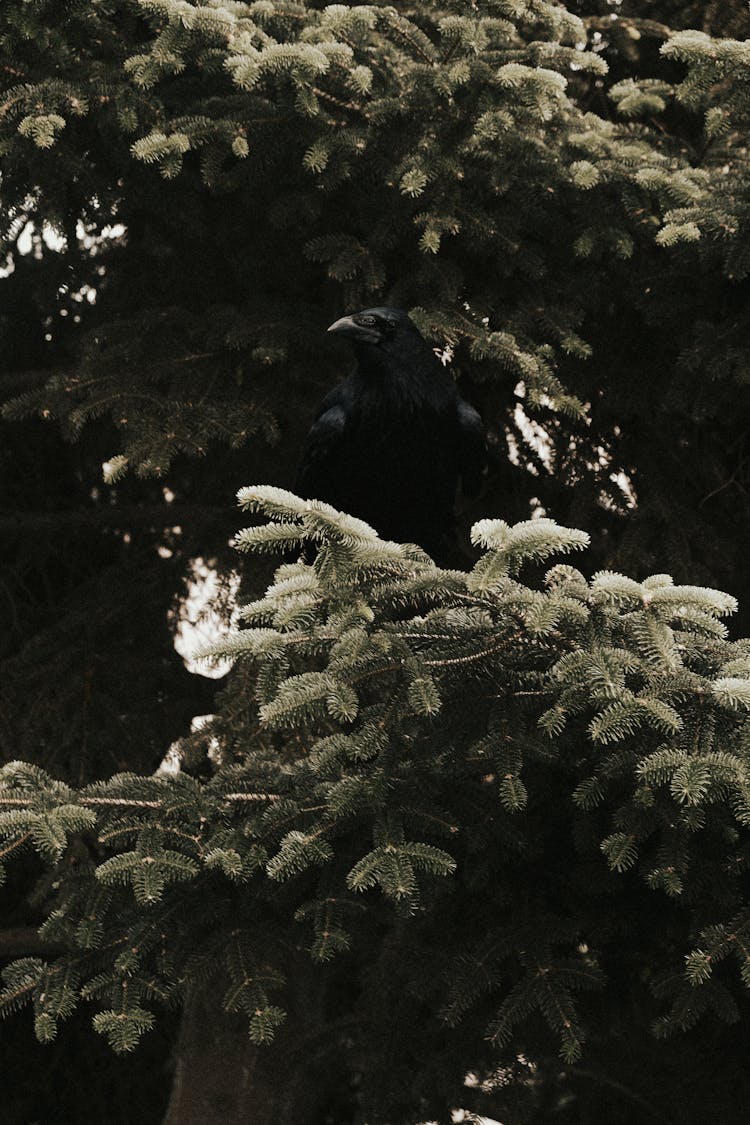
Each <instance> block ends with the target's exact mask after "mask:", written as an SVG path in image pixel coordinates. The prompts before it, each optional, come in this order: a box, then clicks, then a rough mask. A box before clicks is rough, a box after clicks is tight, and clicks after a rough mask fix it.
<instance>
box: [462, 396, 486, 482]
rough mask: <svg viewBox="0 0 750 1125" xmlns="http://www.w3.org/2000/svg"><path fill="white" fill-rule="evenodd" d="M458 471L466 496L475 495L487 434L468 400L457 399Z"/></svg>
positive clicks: (480, 474)
mask: <svg viewBox="0 0 750 1125" xmlns="http://www.w3.org/2000/svg"><path fill="white" fill-rule="evenodd" d="M457 414H458V435H459V465H458V468H459V472H460V474H461V487H462V489H463V491H464V493H465V494H466V495H467V496H476V494H477V493H478V492H479V487H480V485H481V483H482V474H483V473H484V470H485V468H486V466H487V436H486V434H485V430H484V423H483V422H482V419H481V417H480V416H479V414H478V413H477V411H476V410H475V409H474V407H473V406H470V405H469V403H468V402H465V401H464V399H462V398H460V399H459V400H458V409H457Z"/></svg>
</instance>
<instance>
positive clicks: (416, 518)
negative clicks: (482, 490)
mask: <svg viewBox="0 0 750 1125" xmlns="http://www.w3.org/2000/svg"><path fill="white" fill-rule="evenodd" d="M328 331H329V332H334V333H336V335H337V336H342V337H344V338H345V339H347V340H349V341H350V342H351V343H352V345H353V347H354V353H355V355H356V357H357V368H356V370H355V371H354V373H353V374H352V375H350V376H349V377H348V378H347V379H345V380H344V381H343V382H342V383H339V384H338V386H336V387H334V388H333V390H332V391H330V392H329V394H327V395H326V397H325V398H324V399H323V401H322V402H321V403H320V406H319V407H318V411H317V414H316V419H315V422H314V424H313V426H312V428H311V430H310V433H309V435H308V437H307V441H306V443H305V447H304V450H303V452H302V459H301V463H300V467H299V472H298V476H297V482H296V486H295V487H296V491H297V493H298V494H299V495H300V496H302V497H304V498H305V499H308V500H312V499H316V500H324V501H326V502H327V503H329V504H332V505H333V506H334V507H335V508H339V509H340V510H342V511H344V512H348V513H349V514H350V515H353V516H358V517H359V518H360V519H362V520H365V522H366V523H369V524H370V525H371V527H374V528H375V530H376V531H377V532H378V534H379V535H380V536H382V537H383V538H384V539H395V540H396V541H397V542H408V543H418V544H419V546H420V547H422V548H423V549H424V550H425V551H426V552H427V553H428V554H429V555H430V556H431V557H432V558H433V559H434V560H435V561H436V562H437V563H439V564H441V565H443V566H447V565H451V562H452V559H453V557H455V554H456V551H455V548H453V550H451V545H452V532H453V529H454V516H453V504H454V499H455V494H456V486H457V483H458V480H459V478H461V483H462V487H463V490H464V492H466V493H467V494H469V495H474V494H476V492H477V491H478V489H479V484H480V480H481V476H482V471H483V469H484V464H485V434H484V426H483V425H482V420H481V418H480V417H479V414H478V413H477V412H476V410H475V409H474V408H473V406H470V405H469V404H468V402H465V401H464V400H463V399H462V398H461V397H460V396H459V394H458V391H457V390H456V387H455V384H454V382H453V380H452V378H451V377H450V375H449V374H448V372H447V371H446V370H445V368H444V366H443V364H442V363H441V362H440V360H439V359H438V358H437V356H436V355H435V354H434V352H433V351H432V348H431V347H430V345H429V344H428V343H427V342H426V340H425V339H424V337H423V336H422V335H421V334H420V333H419V331H418V329H417V328H416V326H415V325H414V324H413V323H412V321H411V320H410V319H409V317H408V316H407V315H406V313H405V312H402V311H401V310H400V309H390V308H375V309H364V310H363V311H362V312H358V313H354V314H353V315H351V316H344V317H342V318H341V319H340V320H337V321H336V322H335V323H334V324H332V325H331V326H330V328H329V329H328ZM454 565H455V564H454Z"/></svg>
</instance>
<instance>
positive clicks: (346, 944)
mask: <svg viewBox="0 0 750 1125" xmlns="http://www.w3.org/2000/svg"><path fill="white" fill-rule="evenodd" d="M240 499H241V502H242V504H243V507H245V508H246V509H248V510H250V511H253V512H259V513H260V514H261V515H262V516H265V517H266V521H267V522H266V523H264V524H260V525H256V526H254V527H252V528H250V529H248V530H247V531H245V532H241V533H240V534H239V535H238V537H237V541H238V546H239V547H240V548H241V549H243V550H247V549H251V550H266V549H267V548H268V545H269V543H272V544H273V545H274V547H275V548H276V549H277V550H280V549H284V548H290V547H296V546H298V545H299V544H300V543H314V544H315V546H316V548H317V553H316V557H315V561H314V563H312V564H306V563H304V562H302V561H300V562H296V563H291V564H289V563H287V564H284V565H282V566H281V567H280V568H279V569H278V570H277V572H276V576H275V580H274V583H273V584H272V586H271V587H270V588H269V590H268V591H267V593H266V595H265V597H264V598H263V599H262V600H260V601H255V602H253V603H249V604H246V605H245V606H244V607H243V617H244V621H245V626H246V627H245V628H243V629H242V630H240V631H239V632H238V633H236V634H234V635H232V636H229V637H228V638H227V640H226V642H223V643H221V644H218V645H216V646H215V647H214V648H213V650H212V655H213V656H227V655H229V656H231V657H233V658H235V659H236V660H238V661H239V668H240V670H242V669H243V668H244V669H245V690H246V687H247V683H248V680H247V676H248V674H249V675H250V681H249V682H252V683H254V685H255V687H254V706H255V707H257V709H258V714H259V716H260V723H259V724H257V723H255V722H254V721H252V720H251V726H250V727H249V728H246V729H245V731H244V733H243V732H242V728H241V727H239V728H238V726H237V724H236V722H235V723H233V724H231V725H229V726H228V727H227V728H226V729H225V730H224V732H223V733H222V722H221V720H219V721H218V722H217V724H216V734H217V737H218V738H219V740H220V743H221V750H222V754H223V761H224V764H223V766H222V767H221V768H220V769H219V770H218V772H216V774H215V776H214V777H213V778H212V779H211V780H209V781H200V780H199V779H197V778H193V777H190V776H188V775H187V774H184V773H182V774H179V775H177V776H175V777H170V778H163V777H158V776H157V777H146V776H139V775H136V774H119V775H116V776H114V777H112V778H111V779H109V780H108V781H105V782H97V783H95V784H93V785H91V786H88V787H85V788H83V789H79V790H73V789H71V788H70V787H68V786H66V785H64V784H63V783H61V782H58V781H54V780H53V779H52V778H50V777H49V775H48V774H46V773H45V772H44V771H43V770H41V769H40V768H38V767H34V766H31V765H27V764H24V763H20V762H16V763H10V764H8V765H6V766H5V767H4V768H3V770H2V774H1V775H0V776H1V778H2V787H1V788H0V807H2V810H3V811H2V813H1V814H0V828H1V830H2V835H3V838H4V840H5V843H4V846H3V849H2V854H3V858H4V859H6V858H10V857H11V856H12V855H14V853H17V852H19V851H20V850H22V849H23V848H33V849H35V850H36V851H37V853H38V854H39V856H40V857H41V859H42V860H43V861H45V862H46V863H47V864H51V865H53V868H54V873H55V874H54V877H55V885H56V886H57V887H58V890H57V892H56V894H55V896H54V903H53V907H52V908H51V909H50V912H49V914H48V916H47V919H46V921H45V922H44V924H43V926H42V929H41V934H42V936H43V937H44V939H45V940H47V941H49V942H52V943H55V944H56V945H58V946H59V947H61V948H62V949H64V952H61V953H60V954H59V955H58V956H57V957H55V958H53V959H51V960H49V961H45V960H43V959H41V958H25V959H23V960H20V961H16V962H14V963H12V964H11V965H10V966H9V967H8V969H7V970H6V971H5V974H4V979H5V990H4V992H3V994H2V1006H3V1010H5V1011H14V1010H15V1009H16V1008H18V1007H19V1006H20V1005H22V1004H23V1003H24V1002H30V1003H32V1004H33V1007H34V1012H35V1026H36V1032H37V1036H38V1037H39V1038H40V1039H41V1040H42V1041H45V1042H49V1041H51V1040H52V1039H53V1038H54V1037H55V1035H56V1034H57V1031H58V1024H59V1023H60V1021H63V1020H65V1019H66V1018H68V1017H69V1016H70V1014H71V1012H72V1011H73V1008H74V1007H75V1005H76V1003H78V1002H79V1001H80V1000H82V999H83V1000H93V1001H95V1003H96V1005H97V1008H98V1011H97V1012H96V1014H95V1015H94V1018H93V1023H94V1027H95V1029H96V1030H97V1031H98V1032H100V1033H101V1034H102V1035H104V1036H106V1037H107V1039H108V1041H109V1043H110V1044H111V1046H112V1047H113V1048H114V1050H115V1051H118V1052H127V1051H130V1050H132V1049H133V1048H134V1047H135V1046H136V1045H137V1043H138V1041H139V1039H140V1037H141V1035H142V1034H143V1033H144V1032H146V1031H148V1030H149V1029H150V1028H151V1026H152V1024H153V1021H154V1010H155V1008H158V1007H161V1006H163V1005H167V1006H169V1005H172V1004H174V1003H176V1002H178V1001H179V1000H180V999H181V998H182V999H184V998H185V997H186V996H187V995H188V994H189V990H190V989H191V988H193V987H195V983H196V981H203V982H209V981H210V982H211V988H212V991H213V992H214V994H215V995H216V996H217V997H218V996H221V997H222V1000H221V1004H222V1006H223V1008H224V1010H225V1011H226V1012H242V1013H244V1014H245V1018H246V1020H247V1026H248V1032H249V1036H250V1039H251V1041H252V1042H254V1043H257V1044H267V1043H270V1042H271V1041H272V1040H273V1038H274V1033H275V1030H276V1029H277V1028H278V1026H279V1025H280V1024H281V1023H282V1021H284V1019H285V1016H286V1013H285V1010H284V1007H283V1004H284V996H285V993H286V992H287V991H288V989H287V978H288V974H289V966H290V964H293V963H294V956H295V950H297V949H298V948H299V947H300V946H302V947H304V948H305V949H307V951H308V955H309V957H310V958H311V959H312V962H313V963H314V964H315V965H317V966H318V970H317V971H318V972H319V973H320V974H321V980H327V981H328V984H329V987H333V985H334V983H336V984H337V987H338V988H339V989H340V990H341V995H340V996H339V998H338V1000H337V1001H336V1004H337V1005H338V1009H337V1010H336V1012H335V1016H336V1017H337V1018H339V1019H341V1018H344V1016H346V1017H347V1018H349V1019H353V1027H352V1029H351V1030H350V1031H349V1032H348V1035H347V1041H348V1044H349V1046H348V1049H347V1050H346V1051H345V1052H344V1054H343V1056H342V1055H341V1054H340V1045H339V1044H338V1043H336V1042H335V1040H334V1041H333V1042H332V1044H331V1047H330V1050H331V1052H332V1055H333V1057H334V1058H335V1059H336V1060H337V1061H336V1065H337V1066H338V1067H339V1068H340V1069H341V1071H342V1074H341V1076H340V1081H341V1082H345V1081H346V1075H347V1071H348V1072H349V1073H350V1074H352V1075H353V1074H358V1077H359V1082H360V1083H361V1089H360V1092H359V1095H358V1098H357V1103H358V1104H357V1105H356V1106H355V1107H354V1108H352V1107H350V1112H351V1113H352V1114H353V1117H352V1118H349V1119H350V1120H353V1119H355V1118H356V1120H363V1121H364V1120H367V1121H371V1122H372V1121H383V1122H385V1121H391V1120H403V1121H406V1120H409V1121H416V1120H418V1119H420V1115H421V1116H430V1115H431V1116H434V1115H440V1114H444V1112H445V1109H446V1107H447V1106H451V1105H453V1106H461V1105H462V1104H463V1101H462V1099H463V1096H464V1091H463V1087H464V1078H465V1075H466V1074H467V1073H473V1074H475V1075H479V1076H480V1078H481V1081H482V1082H485V1081H487V1082H490V1085H491V1084H492V1076H493V1075H495V1074H497V1073H498V1072H499V1071H501V1070H503V1069H504V1068H512V1066H513V1063H514V1060H515V1059H516V1058H517V1057H518V1056H519V1055H521V1054H523V1055H524V1056H526V1057H528V1058H530V1059H532V1060H535V1059H536V1058H537V1056H540V1057H542V1058H544V1057H545V1056H546V1055H548V1054H549V1053H550V1050H551V1049H553V1048H554V1049H557V1050H559V1053H560V1055H561V1056H562V1059H563V1060H564V1062H565V1063H567V1064H572V1063H575V1062H576V1061H577V1060H579V1059H580V1058H581V1056H582V1053H583V1052H584V1051H585V1049H586V1047H585V1042H586V1037H587V1034H588V1033H590V1031H591V1028H592V1026H593V1027H596V1026H597V1024H598V1022H599V1021H600V1020H601V1018H602V1017H601V1015H600V1014H599V1013H600V1012H601V1009H602V1006H603V1007H604V1009H605V1016H604V1018H605V1020H606V1019H607V1018H609V1017H608V1014H606V1013H607V1012H608V1011H609V1010H610V1009H611V1010H612V1011H613V1012H614V1011H616V1010H617V1007H618V1005H619V1003H620V999H619V997H618V995H617V988H616V987H615V986H614V985H613V983H612V982H611V981H610V980H609V974H608V971H607V968H606V966H607V964H608V963H609V962H611V960H612V959H613V958H614V959H615V960H616V959H617V956H618V953H617V949H618V946H619V944H620V943H621V941H622V940H623V939H622V933H621V931H620V928H619V925H618V923H617V917H618V913H619V911H620V909H621V906H620V900H622V899H624V898H626V897H627V898H628V899H629V900H630V903H631V909H634V910H638V911H641V912H642V917H643V928H642V930H641V933H640V934H639V939H638V943H637V944H638V947H639V949H640V951H641V955H642V956H644V957H647V963H648V967H649V978H650V991H651V994H652V995H651V997H650V999H649V1000H648V1001H647V1007H646V1009H645V1010H644V1011H643V1012H642V1013H641V1014H640V1016H641V1019H642V1020H643V1022H644V1023H649V1022H650V1023H652V1024H653V1025H654V1029H655V1030H656V1032H657V1033H658V1034H660V1035H665V1034H669V1033H671V1032H673V1031H677V1030H684V1029H687V1028H691V1027H693V1025H694V1024H696V1022H697V1021H698V1020H700V1019H701V1018H706V1016H707V1014H708V1013H712V1014H714V1015H716V1016H718V1017H719V1018H721V1019H723V1020H726V1021H728V1022H734V1021H736V1020H737V1018H738V1015H739V1008H740V1006H741V1004H742V1003H743V1001H742V999H741V994H742V988H743V982H744V984H747V983H749V982H748V978H747V960H746V956H745V954H744V953H743V950H744V949H745V945H746V938H745V931H746V929H747V928H748V926H749V925H750V913H749V912H748V905H747V901H746V896H745V893H744V883H745V877H744V871H745V868H746V865H747V861H748V857H749V856H750V840H748V836H747V829H748V826H750V762H749V761H748V746H750V741H749V740H748V723H750V644H748V642H746V641H738V642H732V641H729V640H728V639H727V637H726V629H725V626H724V624H723V621H722V619H723V618H724V617H725V616H726V615H727V614H728V613H731V612H732V611H733V609H734V608H735V603H734V600H733V599H732V598H731V597H729V596H727V595H725V594H721V593H719V592H718V591H716V590H711V589H705V588H702V587H697V586H676V585H674V584H673V583H672V581H671V579H670V578H669V577H668V576H666V575H663V574H659V575H655V576H653V577H651V578H647V579H645V580H644V581H643V582H636V581H634V580H632V579H629V578H627V577H625V576H623V575H619V574H615V573H613V572H601V573H599V574H596V575H595V576H594V577H593V579H592V580H591V581H590V582H587V581H586V579H585V578H584V576H583V575H582V574H581V572H580V571H578V570H576V569H575V568H574V567H572V566H570V565H567V564H557V565H555V566H553V567H552V569H551V570H549V571H548V572H547V574H546V576H545V578H544V581H543V583H542V584H541V586H539V587H536V586H534V585H528V584H526V583H524V582H523V581H522V580H521V578H520V571H521V570H522V568H523V567H524V565H528V564H533V563H536V562H537V561H538V560H540V559H547V558H549V557H550V556H551V555H553V554H559V553H561V552H563V553H564V552H568V551H571V550H577V549H580V548H582V547H584V546H585V545H586V542H587V537H586V536H585V535H584V534H583V533H581V532H575V531H570V530H569V529H566V528H562V527H559V526H557V525H556V524H554V523H553V522H552V521H550V520H536V521H531V522H526V523H522V524H518V525H516V526H514V527H510V526H509V525H507V524H506V523H504V522H503V521H501V520H483V521H481V523H479V524H477V525H476V527H475V528H474V533H473V534H474V538H475V541H477V542H479V543H481V544H482V545H483V547H484V548H485V552H484V554H483V555H482V557H481V558H480V559H479V561H478V562H477V564H476V565H475V566H474V568H473V569H472V570H471V571H470V572H469V573H464V572H462V571H444V570H440V569H438V568H436V567H435V566H434V564H432V562H431V561H430V560H429V559H428V558H427V557H426V556H424V555H423V553H422V552H421V551H420V550H419V549H417V548H410V547H408V546H403V545H399V544H394V543H387V542H383V541H381V540H380V539H378V538H377V536H376V535H375V534H374V533H373V532H372V531H371V530H370V529H369V528H368V527H367V525H366V524H363V523H362V522H361V521H358V520H355V519H353V518H351V517H349V516H346V515H343V514H341V513H338V512H336V511H335V510H334V509H332V508H330V507H329V506H328V505H325V504H322V503H320V502H317V501H303V500H300V499H298V498H297V497H296V496H294V495H293V494H292V493H289V492H286V491H285V490H283V489H279V488H273V487H271V486H258V487H253V488H245V489H242V490H241V492H240ZM81 838H83V839H85V840H88V845H87V847H86V848H84V849H81V848H80V846H79V847H78V849H77V850H76V852H75V858H74V859H73V853H71V851H70V848H71V847H72V844H73V841H75V840H76V839H81ZM521 888H523V893H521ZM625 888H627V889H625ZM655 898H659V899H664V900H665V901H670V902H672V903H673V904H674V906H673V908H671V909H670V910H669V912H668V913H667V912H662V911H660V910H658V909H657V910H654V909H653V907H652V906H650V902H651V900H654V899H655ZM605 902H609V903H610V906H609V909H607V910H603V903H605ZM642 904H645V905H642ZM667 917H668V919H669V920H668V923H667V921H666V919H667ZM649 918H650V919H651V921H650V922H649V921H648V919H649ZM665 928H666V933H665ZM430 934H432V935H433V939H432V940H430V939H429V936H428V935H430ZM436 937H437V938H438V939H439V940H435V938H436ZM417 950H419V961H418V963H417V962H416V961H415V958H414V956H413V953H414V952H416V951H417ZM730 955H733V959H734V960H735V961H738V966H737V970H735V971H733V972H729V973H727V974H722V975H721V979H719V978H717V976H716V968H715V967H716V966H718V965H719V964H720V962H721V961H723V960H724V959H726V958H727V957H728V956H730ZM621 985H622V982H619V987H621ZM376 994H377V996H376ZM602 997H604V999H602ZM395 1008H397V1009H398V1011H399V1013H400V1015H399V1019H398V1020H396V1021H394V1019H393V1013H394V1009H395ZM334 1022H335V1020H334ZM416 1028H419V1035H418V1036H417V1037H416V1040H415V1029H416ZM446 1028H452V1029H453V1032H452V1034H451V1035H449V1036H446V1033H445V1032H446ZM632 1030H633V1029H631V1031H632ZM555 1043H556V1047H555ZM394 1055H395V1056H396V1057H399V1058H401V1060H402V1064H401V1065H402V1068H403V1067H408V1081H407V1079H406V1076H405V1075H404V1074H403V1073H399V1072H398V1071H396V1073H393V1072H392V1066H393V1058H394ZM332 1062H333V1060H332V1059H331V1060H329V1065H331V1064H332ZM498 1104H500V1105H502V1102H500V1103H498Z"/></svg>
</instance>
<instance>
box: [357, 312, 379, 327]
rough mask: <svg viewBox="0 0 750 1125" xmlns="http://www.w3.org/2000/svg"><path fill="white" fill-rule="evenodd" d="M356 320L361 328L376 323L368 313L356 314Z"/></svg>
mask: <svg viewBox="0 0 750 1125" xmlns="http://www.w3.org/2000/svg"><path fill="white" fill-rule="evenodd" d="M356 322H357V324H361V325H362V327H363V328H372V327H373V326H374V325H376V324H377V323H378V322H377V320H376V319H375V317H374V316H369V315H367V316H358V317H357V321H356Z"/></svg>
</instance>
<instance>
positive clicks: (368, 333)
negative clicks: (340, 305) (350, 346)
mask: <svg viewBox="0 0 750 1125" xmlns="http://www.w3.org/2000/svg"><path fill="white" fill-rule="evenodd" d="M327 331H328V332H336V333H337V334H338V335H339V336H347V337H348V338H349V339H350V340H354V341H357V342H359V343H361V344H377V343H378V342H379V341H380V333H379V332H377V331H376V330H375V329H373V328H366V327H365V325H363V324H357V323H356V322H355V321H354V320H353V318H352V317H350V316H342V317H341V319H340V320H334V322H333V324H332V325H331V326H330V327H329V328H328V329H327Z"/></svg>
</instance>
